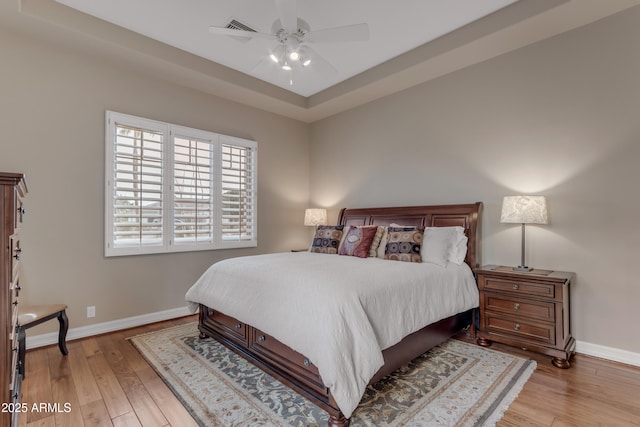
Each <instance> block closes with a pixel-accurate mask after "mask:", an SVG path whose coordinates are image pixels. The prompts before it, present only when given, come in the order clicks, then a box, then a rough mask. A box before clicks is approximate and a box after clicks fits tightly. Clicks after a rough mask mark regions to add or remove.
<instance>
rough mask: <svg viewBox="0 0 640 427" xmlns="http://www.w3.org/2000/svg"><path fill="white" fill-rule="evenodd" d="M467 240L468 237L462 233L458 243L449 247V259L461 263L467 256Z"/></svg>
mask: <svg viewBox="0 0 640 427" xmlns="http://www.w3.org/2000/svg"><path fill="white" fill-rule="evenodd" d="M468 242H469V238H468V237H467V236H465V235H464V234H463V235H462V238H461V239H460V240H459V241H458V243H457V244H456V245H455V246H453V247H452V248H451V252H450V254H449V261H450V262H452V263H454V264H457V265H462V263H463V262H464V259H465V258H466V257H467V243H468Z"/></svg>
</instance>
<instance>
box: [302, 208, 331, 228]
mask: <svg viewBox="0 0 640 427" xmlns="http://www.w3.org/2000/svg"><path fill="white" fill-rule="evenodd" d="M326 224H327V210H326V209H305V211H304V225H326Z"/></svg>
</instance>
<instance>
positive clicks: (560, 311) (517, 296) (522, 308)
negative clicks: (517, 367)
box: [476, 265, 575, 369]
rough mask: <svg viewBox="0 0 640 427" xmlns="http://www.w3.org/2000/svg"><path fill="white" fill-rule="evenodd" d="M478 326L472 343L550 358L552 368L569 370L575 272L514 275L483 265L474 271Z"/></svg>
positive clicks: (515, 272) (536, 271)
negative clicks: (499, 345)
mask: <svg viewBox="0 0 640 427" xmlns="http://www.w3.org/2000/svg"><path fill="white" fill-rule="evenodd" d="M477 276H478V289H479V291H480V324H479V325H478V332H477V339H476V341H477V343H478V345H481V346H484V347H487V346H490V345H491V342H492V341H496V342H500V343H503V344H508V345H512V346H516V347H520V348H522V349H524V350H531V351H536V352H539V353H543V354H546V355H549V356H553V359H552V363H553V365H554V366H556V367H557V368H561V369H567V368H569V367H571V364H570V359H571V356H572V355H573V353H574V351H575V339H574V338H573V337H572V336H571V324H570V294H569V288H570V285H571V282H572V281H573V280H574V279H575V273H570V272H565V271H551V270H538V269H535V270H532V271H530V272H519V271H514V270H513V269H512V268H511V267H505V266H497V265H487V266H483V267H482V268H481V269H479V270H477Z"/></svg>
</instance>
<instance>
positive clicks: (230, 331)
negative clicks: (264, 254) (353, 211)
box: [198, 304, 471, 426]
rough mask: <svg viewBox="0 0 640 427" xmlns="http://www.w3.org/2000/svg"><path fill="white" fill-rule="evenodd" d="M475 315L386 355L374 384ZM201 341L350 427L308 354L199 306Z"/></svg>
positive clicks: (430, 329)
mask: <svg viewBox="0 0 640 427" xmlns="http://www.w3.org/2000/svg"><path fill="white" fill-rule="evenodd" d="M470 322H471V311H468V312H465V313H461V314H458V315H455V316H451V317H449V318H446V319H444V320H441V321H439V322H436V323H434V324H432V325H429V326H427V327H425V328H423V329H421V330H419V331H417V332H415V333H413V334H411V335H408V336H407V337H405V338H404V339H403V340H402V341H400V342H399V343H398V344H396V345H395V346H393V347H390V348H388V349H386V350H384V351H383V352H382V355H383V357H384V361H385V364H384V366H383V367H382V368H380V370H379V371H378V372H377V373H376V375H375V376H374V377H373V378H372V380H371V382H370V383H374V382H376V381H378V380H380V379H381V378H382V377H384V376H385V375H388V374H390V373H391V372H393V371H395V370H396V369H398V368H399V367H401V366H404V365H406V364H407V363H409V362H410V361H411V360H413V359H415V358H416V357H418V356H419V355H421V354H423V353H424V352H426V351H428V350H429V349H431V348H433V347H435V346H436V345H438V344H440V343H442V342H443V341H445V340H446V339H447V338H449V337H451V336H452V335H454V334H455V333H457V332H459V331H460V330H462V329H464V328H465V327H467V326H468V325H469V324H470ZM198 329H199V330H200V338H206V337H211V338H214V339H215V340H217V341H218V342H220V343H222V344H223V345H225V346H226V347H228V348H230V349H231V350H233V351H235V352H236V353H238V354H239V355H241V356H242V357H244V358H246V359H247V360H249V361H250V362H251V363H253V364H254V365H256V366H258V367H259V368H261V369H262V370H263V371H265V372H267V373H269V374H271V375H273V376H274V377H275V378H277V379H278V380H280V381H281V382H282V383H283V384H285V385H287V386H288V387H291V388H292V389H293V390H295V391H296V392H298V393H300V394H301V395H302V396H304V397H305V398H307V399H309V400H310V401H311V402H313V403H314V404H316V405H317V406H319V407H320V408H322V409H323V410H325V411H326V412H327V413H328V414H329V426H348V425H349V420H348V419H347V418H345V417H344V415H343V414H342V412H341V411H340V409H339V408H338V405H337V404H336V402H335V401H334V400H333V398H332V396H331V393H330V392H329V389H328V388H327V387H325V385H324V384H323V382H322V378H320V374H319V373H318V369H317V368H316V367H315V366H314V365H313V363H312V362H311V361H310V360H309V359H308V358H306V357H305V356H304V355H302V354H300V353H298V352H296V351H295V350H293V349H291V348H290V347H288V346H286V345H284V344H283V343H281V342H280V341H278V340H276V339H275V338H273V337H271V336H269V335H268V334H266V333H264V332H262V331H260V330H259V329H257V328H255V327H253V326H251V325H247V324H244V323H242V322H240V321H238V320H236V319H234V318H233V317H230V316H227V315H225V314H223V313H221V312H219V311H215V310H213V309H211V308H209V307H206V306H204V305H202V304H201V305H200V322H199V325H198Z"/></svg>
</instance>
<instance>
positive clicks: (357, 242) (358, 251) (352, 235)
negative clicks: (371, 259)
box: [338, 225, 378, 258]
mask: <svg viewBox="0 0 640 427" xmlns="http://www.w3.org/2000/svg"><path fill="white" fill-rule="evenodd" d="M377 231H378V227H377V226H375V225H374V226H361V227H356V226H353V225H352V226H350V227H349V230H348V231H347V235H346V236H345V238H344V239H343V240H342V244H341V245H340V250H339V251H338V254H339V255H349V256H355V257H359V258H366V257H368V256H369V249H371V244H372V243H373V239H374V237H375V236H376V232H377Z"/></svg>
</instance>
